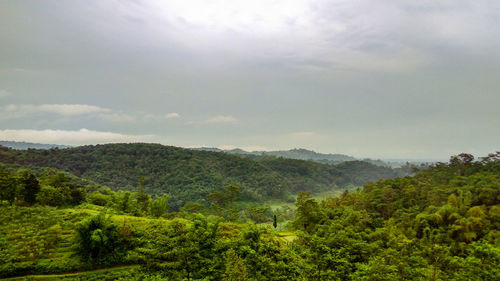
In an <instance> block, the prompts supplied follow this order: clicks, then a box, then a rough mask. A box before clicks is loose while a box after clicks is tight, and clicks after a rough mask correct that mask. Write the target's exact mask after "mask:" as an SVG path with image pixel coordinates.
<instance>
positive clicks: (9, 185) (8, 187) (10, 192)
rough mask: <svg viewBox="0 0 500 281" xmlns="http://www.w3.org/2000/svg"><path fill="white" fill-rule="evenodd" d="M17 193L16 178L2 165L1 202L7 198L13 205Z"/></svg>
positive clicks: (0, 181) (0, 180) (0, 169)
mask: <svg viewBox="0 0 500 281" xmlns="http://www.w3.org/2000/svg"><path fill="white" fill-rule="evenodd" d="M17 194H18V191H17V181H16V179H15V178H14V177H13V175H11V174H10V173H9V172H8V171H7V170H6V169H5V168H3V167H2V166H0V203H1V201H3V200H5V201H7V202H9V204H11V205H12V204H13V203H14V201H15V200H16V195H17Z"/></svg>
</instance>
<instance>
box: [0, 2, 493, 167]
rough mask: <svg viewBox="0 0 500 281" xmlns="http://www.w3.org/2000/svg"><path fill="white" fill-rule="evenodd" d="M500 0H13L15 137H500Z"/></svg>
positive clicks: (246, 141)
mask: <svg viewBox="0 0 500 281" xmlns="http://www.w3.org/2000/svg"><path fill="white" fill-rule="evenodd" d="M499 108H500V1H497V0H491V1H488V0H470V1H465V0H442V1H440V0H421V1H414V0H384V1H382V0H380V1H377V0H332V1H323V0H318V1H315V0H312V1H294V0H278V1H271V0H246V1H243V0H229V1H222V0H218V1H213V0H195V1H193V0H179V1H177V0H169V1H160V0H158V1H153V0H144V1H140V0H135V1H118V0H114V1H113V0H107V1H98V0H81V1H74V0H72V1H50V0H46V1H38V0H33V1H23V0H3V1H0V139H3V140H16V141H29V142H41V143H57V144H69V145H79V144H91V143H106V142H136V141H141V142H159V143H163V144H170V145H176V146H184V147H193V146H211V147H222V148H232V147H241V148H244V149H247V150H274V149H290V148H299V147H301V148H308V149H313V150H316V151H319V152H329V153H344V154H349V155H353V156H357V157H374V158H412V159H418V158H419V159H429V158H431V159H447V158H448V157H449V156H450V155H452V154H457V153H460V152H470V153H473V154H475V155H477V156H482V155H486V154H487V153H489V152H493V151H495V150H499V149H500V110H499Z"/></svg>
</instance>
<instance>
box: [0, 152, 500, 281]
mask: <svg viewBox="0 0 500 281" xmlns="http://www.w3.org/2000/svg"><path fill="white" fill-rule="evenodd" d="M51 171H53V170H50V169H49V170H46V171H44V173H42V174H41V175H40V176H34V175H33V174H32V173H31V172H30V170H29V168H26V167H18V168H14V167H12V166H9V167H1V166H0V277H15V278H14V279H13V280H117V279H119V280H179V281H180V280H224V281H229V280H245V281H249V280H252V281H256V280H258V281H261V280H269V281H271V280H272V281H278V280H320V281H321V280H457V281H458V280H460V281H461V280H463V281H466V280H500V269H499V264H500V152H499V153H496V154H491V155H489V156H488V157H485V158H482V159H480V160H479V161H474V158H473V157H472V155H469V154H461V155H458V156H455V157H452V158H451V160H450V163H448V164H444V163H439V164H436V165H434V166H432V167H430V168H429V169H427V170H425V171H421V172H419V173H418V174H416V175H415V176H412V177H404V178H396V179H385V180H380V181H378V182H376V183H370V184H367V185H365V187H364V188H363V189H361V190H357V191H355V192H348V191H345V192H344V193H343V194H342V195H341V196H340V197H335V198H327V199H324V200H321V201H318V200H316V199H314V198H313V197H311V196H310V193H309V192H301V193H299V195H298V198H297V202H296V211H293V210H292V211H290V210H282V209H280V210H276V211H275V212H274V220H273V219H272V217H273V214H272V213H271V218H269V217H267V218H264V220H263V221H264V222H265V223H263V224H256V222H257V221H259V220H260V218H259V214H262V212H260V211H259V210H261V211H262V210H263V209H265V208H266V206H263V205H262V206H249V207H248V208H246V209H241V206H238V205H236V204H235V202H237V201H238V196H237V195H238V193H239V189H238V187H236V186H227V187H225V188H220V189H218V190H216V191H215V192H213V193H211V194H210V195H209V196H208V198H207V200H209V201H210V202H211V203H210V205H209V206H203V205H200V204H195V203H192V202H191V203H187V204H186V205H185V206H183V207H182V208H181V210H180V211H179V212H175V213H174V212H169V211H168V197H164V196H162V197H159V198H156V199H154V200H152V199H151V198H150V197H149V196H148V195H146V194H144V193H142V192H137V193H130V192H124V191H120V192H116V193H115V192H112V191H108V193H107V194H104V193H101V192H99V191H95V192H92V193H90V194H88V195H87V196H85V194H86V193H85V192H84V193H82V196H75V194H77V192H76V191H83V190H85V188H84V187H77V186H75V184H74V183H73V182H72V180H71V179H70V178H69V177H68V176H65V175H64V174H62V173H60V172H56V173H52V172H51ZM73 180H75V179H73ZM53 197H57V198H67V200H56V201H55V202H54V201H51V200H47V198H53ZM76 199H78V200H76ZM61 201H62V203H61ZM53 203H56V204H59V205H56V206H52V205H51V204H53ZM284 229H287V231H286V232H284V231H283V230H284ZM65 272H66V273H65ZM120 278H121V279H120Z"/></svg>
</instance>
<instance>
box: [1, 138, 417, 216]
mask: <svg viewBox="0 0 500 281" xmlns="http://www.w3.org/2000/svg"><path fill="white" fill-rule="evenodd" d="M0 162H3V163H5V164H18V165H24V166H38V167H53V168H57V169H60V170H64V171H66V172H70V173H72V174H74V175H77V176H79V177H82V178H85V179H89V180H92V181H94V182H97V183H99V184H102V185H105V186H108V187H110V188H112V189H113V190H129V191H136V190H137V188H138V179H139V178H140V177H141V176H143V177H144V180H145V183H146V184H145V186H146V187H145V191H146V192H148V193H150V194H152V195H162V194H164V193H167V194H169V195H171V199H170V207H171V208H173V209H175V210H177V209H178V208H179V207H181V206H182V205H184V204H185V203H186V202H187V201H198V202H200V203H202V204H207V202H206V201H205V198H206V197H207V195H208V194H209V193H211V192H213V191H215V190H217V189H219V188H220V187H222V186H227V185H230V184H235V185H237V186H239V187H240V188H241V197H242V199H243V200H246V201H261V202H262V201H263V200H265V199H271V198H281V199H289V198H291V197H292V196H293V195H295V194H296V193H297V192H299V191H305V190H311V191H313V192H321V191H325V190H330V189H332V188H335V187H339V188H345V187H347V186H349V185H356V186H360V185H363V184H365V183H368V182H370V181H376V180H379V179H382V178H393V177H396V176H400V175H406V174H408V172H411V171H410V170H405V171H401V170H392V169H390V168H384V167H377V166H375V165H372V164H369V163H366V162H359V163H358V162H356V161H355V162H347V163H344V164H343V165H341V166H338V167H337V166H332V165H325V164H320V163H315V162H311V161H303V160H293V159H284V158H277V157H264V158H260V157H259V158H258V160H257V159H256V161H252V160H251V159H249V158H242V157H238V156H234V155H230V154H227V153H221V152H210V151H195V150H190V149H183V148H178V147H170V146H164V145H159V144H108V145H96V146H81V147H75V148H68V149H50V150H35V149H28V150H13V149H8V148H5V147H0ZM402 173H403V174H402ZM174 195H175V196H174Z"/></svg>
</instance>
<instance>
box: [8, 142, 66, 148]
mask: <svg viewBox="0 0 500 281" xmlns="http://www.w3.org/2000/svg"><path fill="white" fill-rule="evenodd" d="M0 145H1V146H5V147H9V148H13V149H22V150H24V149H30V148H32V149H51V148H69V147H71V146H69V145H60V144H44V143H32V142H23V141H22V142H19V141H0Z"/></svg>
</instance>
